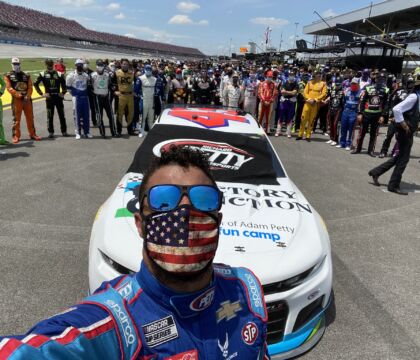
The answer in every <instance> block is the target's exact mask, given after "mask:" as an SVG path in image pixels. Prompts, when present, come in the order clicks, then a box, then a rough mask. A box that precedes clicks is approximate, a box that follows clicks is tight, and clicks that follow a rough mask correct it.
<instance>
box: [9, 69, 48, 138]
mask: <svg viewBox="0 0 420 360" xmlns="http://www.w3.org/2000/svg"><path fill="white" fill-rule="evenodd" d="M4 81H5V82H6V88H7V91H8V92H9V93H10V95H12V104H11V105H12V111H13V127H12V136H13V142H14V143H17V142H19V140H20V135H21V134H20V119H21V117H22V111H23V112H24V113H25V118H26V126H27V128H28V133H29V137H30V138H31V139H35V140H40V138H39V137H38V136H37V135H36V132H35V126H34V113H33V108H32V99H31V96H32V80H31V77H30V75H29V74H27V73H25V72H23V71H19V72H15V71H10V72H8V73H7V74H6V75H5V77H4Z"/></svg>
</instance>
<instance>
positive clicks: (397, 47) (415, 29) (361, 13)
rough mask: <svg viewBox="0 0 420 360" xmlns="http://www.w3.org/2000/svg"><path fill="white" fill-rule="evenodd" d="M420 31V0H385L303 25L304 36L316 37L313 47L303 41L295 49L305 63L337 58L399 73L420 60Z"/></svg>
mask: <svg viewBox="0 0 420 360" xmlns="http://www.w3.org/2000/svg"><path fill="white" fill-rule="evenodd" d="M419 28H420V2H419V0H386V1H382V2H379V3H376V4H372V5H370V6H366V7H364V8H361V9H356V10H353V11H350V12H348V13H345V14H340V15H335V16H332V17H328V18H326V19H321V20H318V21H315V22H313V23H312V24H309V25H307V26H304V28H303V30H304V33H305V34H310V35H313V36H314V37H313V41H312V45H313V47H312V48H308V47H307V45H306V42H305V41H303V42H302V41H300V44H297V47H298V48H297V49H296V50H297V51H298V52H300V53H301V54H302V55H303V56H302V58H303V59H305V60H311V59H314V60H316V61H321V62H322V61H329V60H330V59H337V58H338V59H339V60H340V61H341V62H342V63H343V64H346V65H347V66H350V67H355V68H363V67H377V68H387V69H389V70H390V71H392V72H395V73H399V72H401V71H402V68H403V65H404V64H407V63H408V62H412V63H414V64H415V61H416V60H419V59H420V52H419V46H420V32H419ZM299 45H300V46H299ZM416 66H417V65H416Z"/></svg>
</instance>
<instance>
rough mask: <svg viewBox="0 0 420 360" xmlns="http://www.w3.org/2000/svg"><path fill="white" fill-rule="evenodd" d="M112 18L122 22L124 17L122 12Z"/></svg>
mask: <svg viewBox="0 0 420 360" xmlns="http://www.w3.org/2000/svg"><path fill="white" fill-rule="evenodd" d="M114 18H115V19H117V20H122V19H125V15H124V14H123V13H122V12H120V13H119V14H117V15H115V16H114Z"/></svg>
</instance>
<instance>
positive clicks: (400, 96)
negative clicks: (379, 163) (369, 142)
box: [379, 76, 414, 159]
mask: <svg viewBox="0 0 420 360" xmlns="http://www.w3.org/2000/svg"><path fill="white" fill-rule="evenodd" d="M413 87H414V78H413V77H412V76H410V77H409V78H408V79H407V81H406V82H405V84H404V85H402V87H401V88H399V89H397V90H394V91H393V94H392V95H391V100H390V101H391V106H392V108H393V107H394V106H396V105H398V104H399V103H400V102H402V101H404V100H405V98H406V97H407V96H408V94H409V93H410V92H411V91H412V90H413ZM390 113H391V115H390V117H389V125H388V130H387V133H386V137H385V140H384V142H383V143H382V148H381V153H380V154H379V157H380V158H381V159H382V158H384V157H385V156H387V154H388V150H389V146H390V145H391V140H392V138H393V137H394V135H395V132H396V126H395V121H394V116H393V114H392V111H390Z"/></svg>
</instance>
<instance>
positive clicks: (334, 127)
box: [327, 76, 344, 146]
mask: <svg viewBox="0 0 420 360" xmlns="http://www.w3.org/2000/svg"><path fill="white" fill-rule="evenodd" d="M327 96H328V99H329V101H328V104H329V106H328V113H327V121H328V126H329V128H330V140H328V141H327V144H330V145H331V146H336V145H337V143H338V122H339V121H340V118H341V112H342V110H343V104H344V92H343V78H342V77H341V76H337V77H336V78H335V81H334V82H333V83H332V85H331V87H330V89H329V91H328V95H327Z"/></svg>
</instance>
